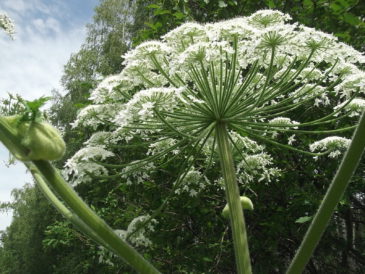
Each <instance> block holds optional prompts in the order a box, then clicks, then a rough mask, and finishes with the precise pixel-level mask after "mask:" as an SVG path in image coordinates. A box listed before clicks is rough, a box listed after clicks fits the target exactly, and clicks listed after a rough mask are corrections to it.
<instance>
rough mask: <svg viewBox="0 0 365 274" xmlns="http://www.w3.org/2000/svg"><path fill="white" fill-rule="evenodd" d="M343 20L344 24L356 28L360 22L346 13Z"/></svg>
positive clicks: (357, 18)
mask: <svg viewBox="0 0 365 274" xmlns="http://www.w3.org/2000/svg"><path fill="white" fill-rule="evenodd" d="M343 20H344V21H345V22H346V23H349V24H350V25H353V26H356V25H358V24H360V23H361V20H360V18H359V17H357V16H355V15H353V14H351V13H348V12H346V13H344V14H343Z"/></svg>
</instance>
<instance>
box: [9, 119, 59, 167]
mask: <svg viewBox="0 0 365 274" xmlns="http://www.w3.org/2000/svg"><path fill="white" fill-rule="evenodd" d="M4 120H5V121H6V122H7V123H8V125H9V126H10V127H11V129H12V131H13V133H14V134H15V135H16V136H17V137H18V139H19V141H20V143H21V145H23V146H24V148H25V149H26V152H25V153H24V152H20V150H19V149H18V148H12V149H11V152H12V153H13V154H14V156H15V157H16V158H17V159H19V160H21V161H33V160H47V161H53V160H59V159H61V158H62V156H63V155H64V153H65V150H66V145H65V142H64V141H63V139H62V137H61V134H60V132H59V131H58V130H57V129H56V128H54V127H53V126H52V125H50V124H49V123H47V122H35V121H34V122H19V117H18V116H10V117H5V118H4Z"/></svg>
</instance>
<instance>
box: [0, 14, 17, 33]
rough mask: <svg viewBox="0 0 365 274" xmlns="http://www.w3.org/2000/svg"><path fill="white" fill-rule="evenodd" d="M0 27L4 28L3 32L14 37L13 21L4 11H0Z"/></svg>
mask: <svg viewBox="0 0 365 274" xmlns="http://www.w3.org/2000/svg"><path fill="white" fill-rule="evenodd" d="M0 28H2V29H4V30H5V32H6V33H7V34H8V35H9V36H10V37H11V38H13V37H14V34H15V26H14V23H13V21H12V20H11V19H10V18H9V16H7V15H6V14H5V13H3V12H2V13H0Z"/></svg>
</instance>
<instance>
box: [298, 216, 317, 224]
mask: <svg viewBox="0 0 365 274" xmlns="http://www.w3.org/2000/svg"><path fill="white" fill-rule="evenodd" d="M312 218H313V216H303V217H300V218H298V219H296V220H295V222H296V223H297V224H304V223H306V222H309V221H310V220H312Z"/></svg>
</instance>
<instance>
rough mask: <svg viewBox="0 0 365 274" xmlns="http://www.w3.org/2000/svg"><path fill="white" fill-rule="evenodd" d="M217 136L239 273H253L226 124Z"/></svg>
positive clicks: (219, 126)
mask: <svg viewBox="0 0 365 274" xmlns="http://www.w3.org/2000/svg"><path fill="white" fill-rule="evenodd" d="M216 137H217V144H218V150H219V155H220V162H221V166H222V173H223V178H224V182H225V186H226V196H227V202H228V206H229V214H230V221H231V228H232V234H233V245H234V251H235V256H236V265H237V273H239V274H249V273H252V271H251V262H250V253H249V250H248V242H247V235H246V225H245V219H244V216H243V210H242V206H241V202H240V192H239V189H238V185H237V180H236V172H235V168H234V163H233V157H232V150H231V147H230V144H229V137H228V132H227V127H226V125H225V124H222V123H220V124H217V126H216Z"/></svg>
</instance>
